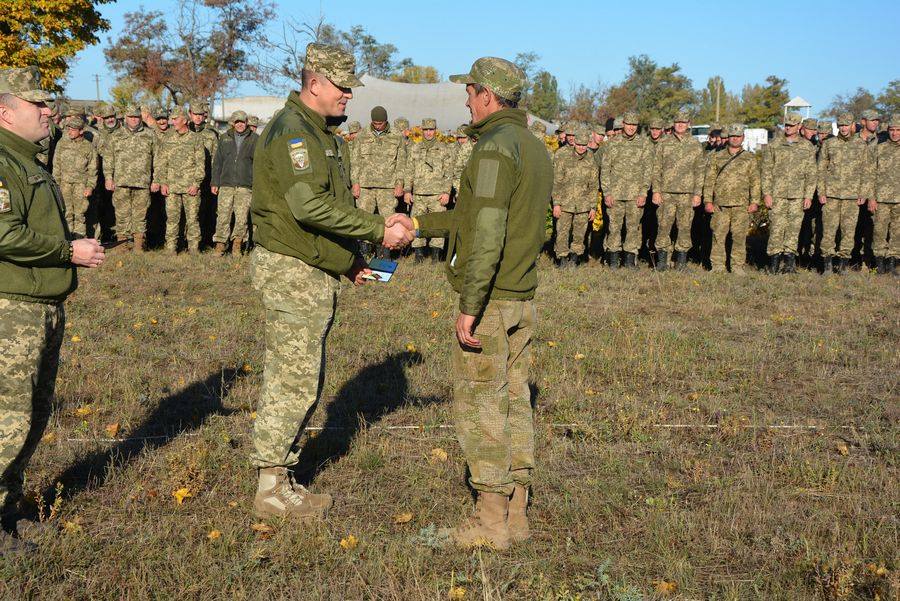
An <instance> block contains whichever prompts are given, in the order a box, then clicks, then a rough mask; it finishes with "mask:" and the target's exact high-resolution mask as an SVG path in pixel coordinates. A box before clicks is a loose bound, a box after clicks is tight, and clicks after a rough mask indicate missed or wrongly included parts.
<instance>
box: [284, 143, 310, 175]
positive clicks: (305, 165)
mask: <svg viewBox="0 0 900 601" xmlns="http://www.w3.org/2000/svg"><path fill="white" fill-rule="evenodd" d="M288 155H289V156H290V157H291V167H293V169H294V173H299V172H301V171H306V170H308V169H309V168H310V167H312V165H311V164H310V162H309V149H308V148H307V147H306V141H305V140H304V139H303V138H291V139H290V140H288Z"/></svg>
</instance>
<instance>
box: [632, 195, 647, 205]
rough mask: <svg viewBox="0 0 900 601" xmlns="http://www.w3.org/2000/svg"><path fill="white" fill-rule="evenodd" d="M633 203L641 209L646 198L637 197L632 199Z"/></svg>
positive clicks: (645, 202)
mask: <svg viewBox="0 0 900 601" xmlns="http://www.w3.org/2000/svg"><path fill="white" fill-rule="evenodd" d="M634 202H636V203H637V206H639V207H642V206H644V205H645V204H647V197H646V196H638V197H637V198H635V199H634Z"/></svg>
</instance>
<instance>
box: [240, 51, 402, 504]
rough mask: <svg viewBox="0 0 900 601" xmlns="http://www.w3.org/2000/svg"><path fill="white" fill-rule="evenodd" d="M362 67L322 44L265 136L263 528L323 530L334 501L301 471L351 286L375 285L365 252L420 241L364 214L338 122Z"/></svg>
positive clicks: (261, 195) (260, 152) (259, 228)
mask: <svg viewBox="0 0 900 601" xmlns="http://www.w3.org/2000/svg"><path fill="white" fill-rule="evenodd" d="M354 69H355V61H354V59H353V55H351V54H349V53H347V52H345V51H343V50H340V49H338V48H335V47H332V46H325V45H321V44H310V45H309V46H307V48H306V63H305V65H304V69H303V73H302V75H301V77H302V82H303V84H302V88H301V91H300V92H291V94H290V96H289V97H288V99H287V102H286V103H285V106H284V108H283V109H282V110H280V111H278V113H276V115H275V117H274V118H273V119H272V120H270V121H269V123H268V124H267V125H266V127H265V128H264V129H263V131H262V135H261V136H260V139H259V142H258V144H257V145H256V151H255V153H254V157H253V200H252V202H251V212H252V214H253V224H254V228H255V233H254V240H255V242H256V247H255V248H254V250H253V257H252V258H253V263H252V268H251V276H252V279H253V286H254V288H255V289H256V290H258V291H259V292H260V293H261V294H262V300H263V306H264V307H265V316H266V324H265V340H266V356H265V367H264V370H263V382H262V388H261V391H260V400H259V403H258V405H257V413H258V416H257V419H256V421H255V423H254V428H253V455H252V458H251V461H252V463H253V464H254V465H255V466H256V468H257V469H258V475H259V481H258V485H257V492H256V498H255V499H254V503H253V507H254V512H255V513H256V514H257V515H260V516H284V517H293V518H299V519H315V518H321V517H323V516H324V514H325V513H326V512H327V510H328V509H329V508H330V507H331V505H332V499H331V496H330V495H325V494H312V493H310V492H309V491H308V490H306V488H304V487H303V486H301V485H300V484H299V483H298V482H296V481H295V480H294V479H293V477H292V474H291V469H292V468H293V466H295V465H296V463H297V461H298V458H299V455H300V445H299V442H300V440H301V439H302V435H303V431H304V428H305V427H306V423H307V421H308V420H309V418H310V417H311V415H312V412H313V410H314V408H315V406H316V404H317V403H318V401H319V398H320V396H321V393H322V386H323V383H324V381H325V364H324V362H323V359H324V357H325V341H326V338H327V336H328V332H329V330H330V328H331V324H332V321H333V319H334V312H335V309H336V306H337V299H338V291H339V289H340V282H339V280H338V278H339V277H340V276H341V274H345V275H346V276H347V277H348V278H349V279H350V280H351V281H353V282H354V283H356V284H362V283H364V282H365V280H364V279H363V277H364V276H366V275H369V274H370V273H371V272H370V271H369V270H368V269H366V266H365V262H364V261H363V259H362V257H360V256H359V255H358V254H356V251H357V249H358V246H357V243H356V241H357V240H369V241H372V242H382V239H383V242H384V244H385V245H387V246H390V247H392V248H396V247H397V246H399V245H400V244H401V243H407V242H409V241H411V240H412V235H411V234H409V232H408V231H407V230H405V229H404V228H403V226H402V225H397V226H394V227H393V228H385V226H384V223H383V221H382V219H381V218H380V217H376V216H374V215H372V214H371V213H369V212H366V211H362V210H359V209H357V208H356V207H354V200H353V196H352V195H351V193H350V180H349V174H348V173H347V170H346V169H344V166H343V164H342V162H341V155H340V151H339V148H338V146H337V138H336V136H335V135H334V133H333V131H332V130H331V128H330V127H329V126H328V125H327V123H326V119H327V118H337V117H341V116H342V115H343V113H344V110H345V107H346V104H345V103H346V101H347V100H349V98H350V96H351V93H350V92H349V90H348V88H352V87H356V86H358V85H360V84H361V82H360V81H359V80H358V79H357V78H356V75H355V74H354Z"/></svg>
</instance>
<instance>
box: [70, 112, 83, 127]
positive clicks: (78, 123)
mask: <svg viewBox="0 0 900 601" xmlns="http://www.w3.org/2000/svg"><path fill="white" fill-rule="evenodd" d="M66 127H70V128H72V129H84V117H82V116H81V115H74V116H72V117H69V118H68V119H67V120H66Z"/></svg>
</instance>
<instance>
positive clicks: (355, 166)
mask: <svg viewBox="0 0 900 601" xmlns="http://www.w3.org/2000/svg"><path fill="white" fill-rule="evenodd" d="M351 165H352V172H351V174H350V178H351V182H352V183H353V185H359V186H360V192H359V198H358V199H357V201H356V205H357V206H358V207H359V208H361V209H362V210H364V211H368V212H370V213H374V212H375V209H376V208H377V209H378V213H379V214H380V215H382V216H383V217H386V216H388V215H392V214H393V213H394V212H395V209H396V207H397V199H396V197H394V188H395V187H396V186H403V172H404V169H405V168H406V145H405V144H404V142H403V136H402V135H401V134H400V133H399V132H396V133H395V132H394V131H393V130H392V129H391V128H390V127H389V126H388V127H386V128H385V130H384V131H383V132H376V131H375V130H374V129H372V126H371V125H370V126H369V127H367V128H366V129H365V130H363V131H362V132H360V134H359V136H358V137H357V138H356V141H355V142H354V145H353V154H352V155H351Z"/></svg>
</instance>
